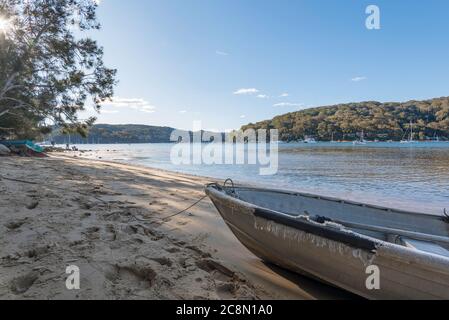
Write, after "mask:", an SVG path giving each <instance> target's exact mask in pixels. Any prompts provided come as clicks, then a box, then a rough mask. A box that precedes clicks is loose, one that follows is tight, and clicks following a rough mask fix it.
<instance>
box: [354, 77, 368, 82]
mask: <svg viewBox="0 0 449 320" xmlns="http://www.w3.org/2000/svg"><path fill="white" fill-rule="evenodd" d="M366 79H368V78H367V77H354V78H352V79H351V81H353V82H360V81H363V80H366Z"/></svg>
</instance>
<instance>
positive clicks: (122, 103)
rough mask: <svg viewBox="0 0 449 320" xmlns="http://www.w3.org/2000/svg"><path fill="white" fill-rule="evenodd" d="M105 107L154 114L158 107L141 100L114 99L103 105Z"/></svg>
mask: <svg viewBox="0 0 449 320" xmlns="http://www.w3.org/2000/svg"><path fill="white" fill-rule="evenodd" d="M102 105H103V106H109V107H113V108H130V109H134V110H137V111H140V112H145V113H153V112H155V109H156V107H155V106H153V105H151V104H150V103H149V102H148V101H146V100H144V99H141V98H119V97H116V98H112V100H110V101H105V102H103V103H102Z"/></svg>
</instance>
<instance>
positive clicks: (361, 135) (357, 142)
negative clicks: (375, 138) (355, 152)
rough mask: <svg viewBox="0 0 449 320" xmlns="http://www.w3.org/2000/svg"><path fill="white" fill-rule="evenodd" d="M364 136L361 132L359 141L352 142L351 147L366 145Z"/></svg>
mask: <svg viewBox="0 0 449 320" xmlns="http://www.w3.org/2000/svg"><path fill="white" fill-rule="evenodd" d="M364 135H365V133H364V132H363V130H362V133H361V134H360V139H359V140H354V141H353V142H352V144H353V145H364V144H366V140H365V139H364Z"/></svg>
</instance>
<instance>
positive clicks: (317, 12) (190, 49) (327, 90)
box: [94, 0, 449, 130]
mask: <svg viewBox="0 0 449 320" xmlns="http://www.w3.org/2000/svg"><path fill="white" fill-rule="evenodd" d="M370 4H375V5H377V6H378V7H379V8H380V13H381V29H380V30H368V29H367V28H366V27H365V19H366V18H367V15H366V14H365V9H366V7H367V6H368V5H370ZM98 13H99V20H100V22H101V23H102V26H103V29H102V30H101V31H100V32H98V33H95V35H94V37H95V38H96V39H97V40H98V41H99V43H100V44H101V45H102V46H104V49H105V60H106V63H107V65H108V66H110V67H114V68H117V69H118V80H119V84H118V86H117V88H116V98H115V100H114V102H113V103H109V104H107V105H105V106H104V108H103V112H102V113H101V114H100V115H98V122H99V123H112V124H118V123H121V124H124V123H138V124H148V125H167V126H172V127H176V128H183V129H191V128H192V122H193V121H194V120H201V121H202V123H203V127H204V128H207V129H215V130H225V129H234V128H239V127H240V126H241V125H243V124H246V123H248V122H255V121H260V120H264V119H269V118H271V117H273V116H275V115H278V114H283V113H286V112H290V111H296V110H299V109H302V108H307V107H312V106H321V105H330V104H336V103H343V102H356V101H367V100H377V101H406V100H411V99H426V98H433V97H439V96H447V95H449V93H448V92H449V91H448V89H449V77H448V71H449V1H445V0H441V1H402V0H394V1H393V0H389V1H376V0H372V1H362V0H360V1H356V0H339V1H337V0H321V1H319V0H310V1H306V0H304V1H300V0H296V1H294V0H290V1H286V0H276V1H274V0H272V1H271V0H270V1H269V0H258V1H256V0H131V1H123V0H102V1H101V4H100V7H99V12H98Z"/></svg>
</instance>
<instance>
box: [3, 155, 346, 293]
mask: <svg viewBox="0 0 449 320" xmlns="http://www.w3.org/2000/svg"><path fill="white" fill-rule="evenodd" d="M0 174H1V176H3V177H8V178H12V179H17V180H24V181H30V182H35V183H37V184H26V183H21V182H14V181H8V180H4V179H3V180H0V208H2V210H1V211H2V213H1V214H0V245H1V246H2V248H4V249H3V250H2V253H1V254H0V272H1V274H2V275H4V276H3V278H2V279H1V280H0V281H1V282H0V298H3V299H29V298H41V299H348V298H353V296H352V295H350V294H348V293H346V292H343V291H341V290H338V289H334V288H331V287H328V286H326V285H323V284H321V283H318V282H316V281H314V280H310V279H307V278H304V277H301V276H299V275H296V274H292V273H289V272H287V271H284V270H280V269H278V268H276V267H274V266H269V265H266V264H264V263H262V262H261V261H260V260H259V259H258V258H257V257H255V256H254V255H253V254H251V253H250V252H249V251H248V250H247V249H246V248H244V247H243V246H242V245H241V244H240V243H239V242H238V241H237V239H235V237H234V235H233V234H232V233H231V232H230V231H229V229H228V228H227V226H226V225H225V223H224V222H223V221H222V219H221V217H220V216H219V214H218V213H217V212H216V210H215V208H214V207H213V205H212V204H211V202H210V201H209V199H205V200H204V201H202V202H200V203H199V204H198V205H197V206H195V207H193V208H191V209H190V210H188V211H186V212H184V213H183V214H180V215H178V216H175V217H172V218H170V219H164V217H168V216H170V215H172V214H174V213H176V212H178V211H181V210H183V209H185V208H186V207H188V206H189V205H191V204H193V203H194V202H195V201H196V200H198V199H199V198H200V197H202V196H203V195H204V193H203V186H204V185H205V184H206V183H207V182H209V180H208V179H207V178H204V177H198V176H192V175H187V174H181V173H174V172H171V171H165V170H160V169H152V168H148V167H144V166H135V165H128V164H123V163H116V162H111V161H105V160H88V159H84V158H80V157H76V158H75V157H70V156H68V157H67V156H60V155H50V157H49V158H45V159H33V158H18V157H17V158H16V157H6V158H2V167H1V168H0ZM215 180H217V179H215ZM69 264H75V265H77V264H79V268H80V272H81V290H79V291H77V290H75V291H69V290H67V289H66V288H65V279H66V276H67V275H66V274H65V268H66V267H67V265H69Z"/></svg>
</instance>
